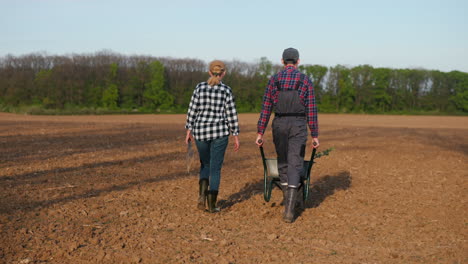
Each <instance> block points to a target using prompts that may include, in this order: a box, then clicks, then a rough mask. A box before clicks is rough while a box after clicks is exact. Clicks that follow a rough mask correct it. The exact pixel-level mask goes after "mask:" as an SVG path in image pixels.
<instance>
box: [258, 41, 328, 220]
mask: <svg viewBox="0 0 468 264" xmlns="http://www.w3.org/2000/svg"><path fill="white" fill-rule="evenodd" d="M281 62H282V64H283V65H284V69H283V70H282V71H280V72H278V73H277V74H275V75H273V76H272V77H271V78H270V80H269V82H268V85H267V87H266V90H265V94H264V96H263V105H262V112H261V113H260V118H259V120H258V126H257V132H258V135H257V139H256V141H255V143H256V144H257V145H258V146H261V145H262V144H263V134H264V132H265V129H266V127H267V125H268V121H269V119H270V115H271V112H272V110H274V112H275V118H274V119H273V123H272V129H273V142H274V143H275V148H276V154H277V159H278V171H279V176H280V183H281V187H282V190H283V193H284V205H285V209H284V215H283V219H284V221H285V222H288V223H291V222H293V221H294V209H295V208H294V207H295V205H296V196H297V192H298V188H299V186H300V183H301V178H300V177H301V171H302V170H303V168H302V167H303V164H304V154H305V147H306V142H307V125H308V126H309V129H310V132H311V135H312V145H313V147H314V148H318V146H319V145H320V144H319V140H318V121H317V106H316V104H315V94H314V89H313V87H312V82H311V80H310V79H309V77H307V76H306V75H305V74H303V73H301V72H299V71H298V70H297V66H298V65H299V62H300V60H299V52H298V51H297V50H296V49H294V48H288V49H285V50H284V52H283V58H282V60H281Z"/></svg>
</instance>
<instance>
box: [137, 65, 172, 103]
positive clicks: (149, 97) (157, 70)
mask: <svg viewBox="0 0 468 264" xmlns="http://www.w3.org/2000/svg"><path fill="white" fill-rule="evenodd" d="M149 72H150V80H149V82H148V83H146V85H145V91H144V92H143V97H144V98H145V106H146V107H148V108H150V109H152V110H167V109H169V108H171V107H172V106H173V104H174V97H173V96H172V95H171V94H169V93H168V92H167V91H166V90H164V66H163V65H162V63H161V62H159V61H153V62H152V63H150V65H149Z"/></svg>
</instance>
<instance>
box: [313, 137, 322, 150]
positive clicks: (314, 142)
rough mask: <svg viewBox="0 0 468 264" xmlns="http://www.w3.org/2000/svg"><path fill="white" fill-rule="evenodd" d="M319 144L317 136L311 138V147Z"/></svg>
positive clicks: (316, 146)
mask: <svg viewBox="0 0 468 264" xmlns="http://www.w3.org/2000/svg"><path fill="white" fill-rule="evenodd" d="M319 146H320V142H319V139H318V138H312V147H313V148H315V149H316V148H318V147H319Z"/></svg>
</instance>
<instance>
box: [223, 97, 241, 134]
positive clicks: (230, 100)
mask: <svg viewBox="0 0 468 264" xmlns="http://www.w3.org/2000/svg"><path fill="white" fill-rule="evenodd" d="M225 108H226V116H227V120H228V124H229V130H230V132H231V134H232V135H233V136H237V135H239V132H240V129H239V118H238V115H237V110H236V102H235V98H234V95H233V94H232V93H228V96H227V98H226V106H225Z"/></svg>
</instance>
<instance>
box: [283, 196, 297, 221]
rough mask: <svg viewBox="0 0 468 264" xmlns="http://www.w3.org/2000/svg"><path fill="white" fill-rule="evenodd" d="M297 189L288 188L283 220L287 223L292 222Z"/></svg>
mask: <svg viewBox="0 0 468 264" xmlns="http://www.w3.org/2000/svg"><path fill="white" fill-rule="evenodd" d="M296 196H297V188H288V191H287V193H286V201H285V206H284V215H283V220H284V221H285V222H287V223H292V222H293V221H294V209H295V207H296Z"/></svg>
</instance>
